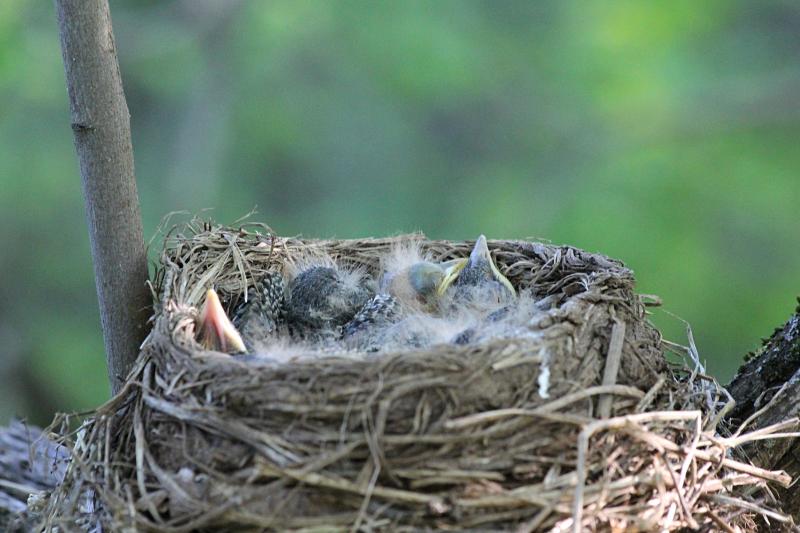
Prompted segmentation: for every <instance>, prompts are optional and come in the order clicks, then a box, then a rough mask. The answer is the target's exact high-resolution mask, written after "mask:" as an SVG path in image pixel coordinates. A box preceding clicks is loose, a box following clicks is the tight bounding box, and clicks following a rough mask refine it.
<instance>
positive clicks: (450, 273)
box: [436, 258, 469, 296]
mask: <svg viewBox="0 0 800 533" xmlns="http://www.w3.org/2000/svg"><path fill="white" fill-rule="evenodd" d="M467 263H469V259H466V258H463V259H452V260H450V261H447V262H446V263H444V277H443V278H442V281H441V282H439V287H437V289H436V294H438V295H439V296H441V295H443V294H444V293H445V291H446V290H447V288H448V287H450V285H452V284H453V282H454V281H455V280H456V278H458V274H459V273H460V272H461V271H462V270H464V267H465V266H467Z"/></svg>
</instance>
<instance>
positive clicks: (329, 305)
mask: <svg viewBox="0 0 800 533" xmlns="http://www.w3.org/2000/svg"><path fill="white" fill-rule="evenodd" d="M289 266H290V275H292V278H291V280H290V281H289V287H288V292H289V298H288V301H287V302H286V317H287V321H288V323H289V327H290V329H291V331H292V333H293V334H294V335H295V336H297V337H300V338H303V339H315V338H319V339H326V338H330V339H335V338H337V337H338V336H339V335H340V333H341V328H342V326H344V325H345V324H346V323H347V322H348V321H350V320H351V319H352V318H353V317H354V316H355V314H356V313H357V312H358V310H359V309H361V308H362V307H363V306H364V304H365V303H367V301H369V299H370V298H372V296H373V295H374V294H375V289H374V287H373V282H372V280H371V279H370V278H369V277H368V276H367V275H366V273H365V272H364V271H363V270H361V269H357V268H356V269H348V268H345V267H341V266H339V265H337V264H336V263H335V262H334V261H333V260H332V259H331V258H330V257H327V256H321V257H317V258H300V259H299V260H297V261H296V262H295V263H292V264H291V265H289Z"/></svg>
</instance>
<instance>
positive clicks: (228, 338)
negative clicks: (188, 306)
mask: <svg viewBox="0 0 800 533" xmlns="http://www.w3.org/2000/svg"><path fill="white" fill-rule="evenodd" d="M198 329H199V334H200V339H199V340H200V344H202V345H203V347H204V348H205V349H207V350H217V351H220V352H225V353H238V352H244V351H246V348H245V345H244V341H242V336H241V335H239V332H238V331H237V330H236V328H235V327H233V324H232V323H231V321H230V320H229V319H228V315H226V314H225V309H223V308H222V304H221V303H220V301H219V296H217V292H216V291H215V290H214V289H208V292H206V301H205V303H204V304H203V310H202V311H201V312H200V319H199V328H198Z"/></svg>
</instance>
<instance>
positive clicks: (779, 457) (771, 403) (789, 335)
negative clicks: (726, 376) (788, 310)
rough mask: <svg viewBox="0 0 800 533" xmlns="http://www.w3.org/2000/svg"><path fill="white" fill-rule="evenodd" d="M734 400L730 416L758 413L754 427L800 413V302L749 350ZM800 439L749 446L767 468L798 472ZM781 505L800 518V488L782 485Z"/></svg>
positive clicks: (739, 418) (736, 421) (735, 421)
mask: <svg viewBox="0 0 800 533" xmlns="http://www.w3.org/2000/svg"><path fill="white" fill-rule="evenodd" d="M727 388H728V391H729V392H730V393H731V395H732V396H733V398H734V400H736V407H735V408H734V409H733V411H732V412H731V414H730V418H729V421H730V422H731V424H732V426H733V427H738V426H739V425H740V424H742V423H743V422H744V421H745V420H747V419H748V418H749V417H751V416H752V415H754V414H757V416H756V417H755V418H754V419H753V420H752V422H751V423H750V424H749V426H748V427H749V428H750V429H757V428H762V427H766V426H769V425H772V424H777V423H778V422H783V421H785V420H787V419H790V418H794V417H800V306H799V307H798V309H797V311H796V313H795V314H794V315H793V316H792V317H791V318H790V319H789V320H788V321H787V322H786V323H785V324H784V325H783V326H781V327H778V328H776V329H775V331H774V332H773V334H772V336H771V337H770V338H769V339H765V340H764V345H763V346H762V347H761V349H760V350H758V351H757V352H756V353H754V354H751V356H750V359H749V361H747V362H746V363H745V364H744V365H742V367H741V368H740V369H739V372H738V373H737V374H736V376H735V377H734V378H733V380H732V381H731V382H730V384H728V386H727ZM799 445H800V439H776V440H767V441H762V442H759V443H757V445H752V446H749V447H748V448H747V452H748V454H749V455H750V456H751V458H752V459H753V461H754V462H755V463H756V464H758V465H759V466H762V467H764V468H769V469H781V470H785V471H786V473H788V474H789V475H790V476H792V478H793V479H797V477H798V476H800V446H799ZM777 492H778V493H779V498H780V500H781V502H782V504H783V509H784V511H786V512H787V513H791V514H792V516H794V518H795V521H796V522H800V490H797V486H793V487H790V488H789V489H778V490H777Z"/></svg>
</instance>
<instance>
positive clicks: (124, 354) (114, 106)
mask: <svg viewBox="0 0 800 533" xmlns="http://www.w3.org/2000/svg"><path fill="white" fill-rule="evenodd" d="M55 4H56V12H57V15H58V27H59V33H60V35H61V52H62V56H63V59H64V71H65V74H66V80H67V92H68V93H69V104H70V113H71V121H72V132H73V135H74V138H75V149H76V151H77V153H78V160H79V163H80V171H81V178H82V183H83V196H84V201H85V203H86V219H87V223H88V226H89V239H90V241H91V247H92V259H93V262H94V274H95V283H96V286H97V298H98V300H99V304H100V319H101V322H102V327H103V337H104V340H105V349H106V361H107V363H108V376H109V380H110V382H111V388H112V391H114V392H116V391H117V390H118V388H119V386H120V384H121V382H122V380H123V379H124V378H125V376H126V375H127V373H128V371H129V370H130V368H131V366H132V364H133V362H134V360H135V359H136V356H137V353H138V349H139V345H140V343H141V342H142V340H143V339H144V336H145V333H146V329H145V326H146V323H147V317H148V309H147V308H148V306H149V305H150V296H149V294H148V291H147V287H146V285H145V282H146V281H147V257H146V252H145V245H144V238H143V233H142V221H141V214H140V212H139V198H138V195H137V191H136V177H135V175H134V169H133V147H132V146H131V132H130V116H129V113H128V105H127V104H126V102H125V94H124V93H123V91H122V79H121V76H120V72H119V64H118V63H117V54H116V47H115V45H114V34H113V31H112V28H111V14H110V12H109V7H108V0H55Z"/></svg>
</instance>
